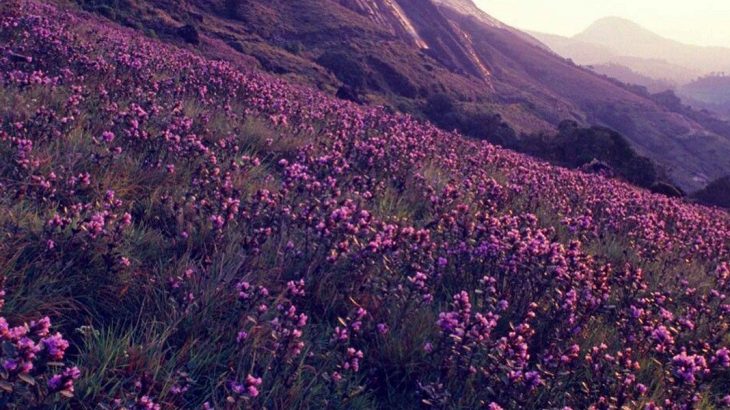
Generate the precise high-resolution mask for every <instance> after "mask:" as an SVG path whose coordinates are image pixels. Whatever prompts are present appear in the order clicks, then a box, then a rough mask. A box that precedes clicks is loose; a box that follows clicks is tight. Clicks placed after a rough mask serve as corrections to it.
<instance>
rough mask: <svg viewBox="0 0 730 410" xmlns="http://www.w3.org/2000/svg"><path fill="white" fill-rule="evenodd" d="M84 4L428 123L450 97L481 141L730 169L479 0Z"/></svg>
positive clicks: (716, 144) (722, 143)
mask: <svg viewBox="0 0 730 410" xmlns="http://www.w3.org/2000/svg"><path fill="white" fill-rule="evenodd" d="M78 1H79V2H80V3H81V4H82V5H83V6H84V7H85V8H86V9H88V10H93V11H97V12H99V13H103V14H105V15H107V16H109V17H110V18H112V19H113V20H116V21H119V22H121V23H122V24H125V25H127V26H130V27H136V28H142V29H143V30H146V31H147V32H148V34H149V35H153V36H155V37H158V38H162V39H164V40H167V41H173V42H177V43H181V42H183V41H187V40H186V39H184V38H182V37H181V34H180V29H181V28H182V27H185V26H191V27H192V29H193V30H195V31H196V33H199V37H200V39H199V41H200V43H199V44H194V43H191V44H190V47H195V48H196V49H197V50H199V51H200V52H202V53H205V55H207V56H210V57H214V58H223V59H227V60H229V61H230V60H237V61H238V60H241V63H242V64H249V63H253V65H255V66H258V67H261V68H263V69H265V70H267V71H270V72H273V73H276V74H278V75H281V76H284V77H286V78H289V79H291V80H293V81H298V82H302V83H305V84H312V85H315V86H317V87H319V88H320V89H322V90H326V91H328V92H330V93H332V94H337V95H339V96H341V97H343V98H348V99H351V100H355V101H359V102H363V103H368V104H385V105H387V106H389V107H391V108H392V109H395V110H398V111H403V112H409V113H412V114H414V115H421V116H425V110H424V107H425V106H426V101H427V100H428V99H429V98H432V97H434V96H437V95H439V94H446V95H448V96H449V97H450V98H452V99H454V100H455V101H456V102H457V104H456V105H457V107H458V109H459V110H461V111H462V112H463V113H465V114H463V115H464V116H466V117H470V116H471V117H473V118H477V119H480V121H481V119H485V121H486V122H485V124H487V125H485V127H484V128H483V132H482V133H481V134H480V133H479V132H476V134H477V135H475V136H478V137H482V138H489V137H490V136H491V135H492V134H493V132H492V131H491V130H502V129H504V127H505V124H503V123H502V122H506V124H508V125H509V126H510V127H512V128H513V129H514V130H515V131H516V133H517V135H519V134H520V133H528V134H535V133H549V132H553V131H554V130H555V129H556V127H557V125H558V124H560V123H561V122H562V121H564V120H572V121H576V122H578V123H579V124H581V125H586V126H588V125H602V126H607V127H610V128H613V129H615V130H617V131H619V132H620V133H622V134H623V135H624V136H625V137H626V138H627V139H629V141H631V143H632V145H633V147H634V148H635V149H636V150H637V151H638V152H639V153H640V154H642V155H646V156H649V157H650V158H651V159H652V160H654V161H656V162H657V163H658V164H659V165H661V166H662V167H664V168H666V169H667V170H668V172H669V174H670V176H671V177H672V178H673V179H674V180H675V181H676V183H678V184H679V185H680V186H681V187H683V188H684V189H686V190H689V191H691V190H696V189H699V188H701V187H702V186H703V185H705V184H706V183H707V182H708V181H710V180H712V179H716V178H718V177H720V176H722V175H724V174H726V173H728V170H730V155H728V153H730V139H728V136H726V135H718V134H717V133H716V132H713V131H711V130H709V129H707V128H706V127H705V126H704V125H703V124H702V123H700V122H698V121H697V120H696V119H693V118H691V117H690V116H687V115H684V114H683V113H680V112H676V111H672V110H670V109H669V108H667V107H665V106H663V105H662V104H661V103H658V102H657V101H655V100H653V99H652V98H650V97H649V96H646V95H643V94H641V93H637V92H636V91H635V90H633V89H632V88H630V87H627V86H624V85H621V84H617V83H615V82H613V81H611V80H609V79H606V78H604V77H602V76H599V75H596V74H595V73H593V72H591V71H590V70H587V69H584V68H581V67H577V66H575V65H574V64H572V63H570V62H568V61H565V60H564V59H563V58H560V57H559V56H557V55H555V54H554V53H552V52H551V51H549V50H548V49H547V48H546V47H545V46H544V45H542V44H541V43H540V42H539V41H537V40H536V39H535V38H533V37H532V36H530V35H528V34H526V33H523V32H520V31H518V30H516V29H514V28H511V27H508V26H507V25H505V24H503V23H501V22H499V21H498V20H496V19H494V18H492V17H491V16H489V15H488V14H486V13H485V12H483V11H481V10H480V9H478V8H477V7H476V6H475V5H474V4H473V2H471V1H470V0H438V1H432V0H397V1H395V0H302V1H299V2H291V1H284V0H272V1H263V0H248V1H242V0H240V1H236V0H201V1H195V2H193V1H182V2H177V1H175V2H173V1H171V0H160V1H154V2H152V1H135V2H131V1H127V0H120V2H118V3H116V4H121V3H124V6H123V7H116V8H115V7H110V6H108V5H105V6H103V7H101V6H99V5H98V4H97V2H96V1H95V0H78ZM189 43H190V42H189ZM460 115H461V114H460ZM472 122H474V121H472ZM466 128H467V127H466V126H464V127H461V129H466ZM469 128H470V129H478V127H469ZM507 134H508V133H507ZM505 138H509V135H507V136H506V137H505Z"/></svg>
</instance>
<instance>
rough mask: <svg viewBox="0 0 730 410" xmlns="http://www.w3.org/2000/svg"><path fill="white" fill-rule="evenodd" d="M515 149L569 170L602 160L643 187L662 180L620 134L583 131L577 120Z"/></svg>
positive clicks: (601, 129) (597, 129) (600, 129)
mask: <svg viewBox="0 0 730 410" xmlns="http://www.w3.org/2000/svg"><path fill="white" fill-rule="evenodd" d="M516 148H517V149H519V150H521V151H523V152H527V153H529V154H530V155H534V156H536V157H539V158H543V159H546V160H548V161H552V162H555V163H558V164H561V165H563V166H567V167H570V168H578V167H581V166H584V165H586V164H588V163H590V162H591V161H594V160H597V161H601V162H604V163H606V164H607V165H608V166H609V167H610V168H611V169H612V170H613V172H615V173H617V174H618V175H619V176H621V177H623V178H624V179H626V180H627V181H629V182H631V183H633V184H635V185H638V186H641V187H644V188H650V187H652V186H653V185H655V184H656V183H657V182H659V181H661V180H662V179H663V176H662V173H661V172H660V170H659V169H658V168H657V166H656V165H655V164H654V163H653V162H652V161H651V160H649V159H648V158H646V157H642V156H640V155H638V154H637V153H636V151H634V149H633V148H632V147H631V145H630V144H629V142H628V141H627V140H626V139H625V138H624V137H623V136H622V135H621V134H619V133H617V132H616V131H613V130H611V129H608V128H604V127H590V128H583V127H580V126H578V124H577V123H576V122H574V121H563V122H562V123H561V124H560V126H559V127H558V133H557V134H556V135H529V136H523V137H522V140H521V141H520V143H519V144H518V145H517V147H516Z"/></svg>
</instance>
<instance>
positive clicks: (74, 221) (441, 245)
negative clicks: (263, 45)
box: [0, 0, 730, 409]
mask: <svg viewBox="0 0 730 410" xmlns="http://www.w3.org/2000/svg"><path fill="white" fill-rule="evenodd" d="M19 4H20V7H19V8H16V7H13V6H12V5H10V2H9V3H7V4H5V6H3V5H0V13H1V14H0V235H1V236H2V240H1V241H0V275H2V278H3V288H4V297H3V299H4V300H3V302H4V303H2V305H3V306H2V310H1V311H0V312H1V313H0V314H1V315H2V316H0V339H1V340H2V350H0V355H1V356H2V357H0V366H1V369H0V408H11V409H30V408H39V409H40V408H74V409H77V408H89V409H91V408H94V409H96V408H102V409H236V408H268V409H295V408H316V409H339V408H348V409H371V408H399V409H400V408H404V409H409V408H439V409H440V408H443V409H474V408H488V409H513V408H514V409H517V408H551V409H553V408H560V409H568V408H570V409H587V408H593V409H618V408H632V409H633V408H641V409H694V408H702V409H721V408H730V298H729V297H730V253H729V252H730V215H729V214H728V213H727V212H726V211H724V210H720V209H713V208H706V207H702V206H698V205H693V204H689V203H685V202H683V201H682V200H679V199H673V198H668V197H665V196H661V195H656V194H651V193H649V192H647V191H643V190H640V189H638V188H635V187H632V186H630V185H628V184H625V183H623V182H619V181H617V180H613V179H609V178H605V177H603V176H598V175H589V174H584V173H581V172H578V171H571V170H567V169H563V168H558V167H555V166H552V165H549V164H546V163H543V162H539V161H536V160H534V159H531V158H529V157H526V156H523V155H521V154H516V153H513V152H511V151H507V150H504V149H501V148H498V147H495V146H492V145H489V144H488V143H485V142H478V141H474V140H469V139H465V138H463V137H461V136H460V135H457V134H453V133H446V132H443V131H441V130H439V129H437V128H435V127H433V126H431V125H428V124H425V123H422V122H419V121H416V120H415V119H413V118H410V117H408V116H405V115H394V114H388V113H386V111H385V110H384V109H381V108H367V107H362V106H357V105H354V104H351V103H348V102H344V101H341V100H335V99H332V98H330V97H327V96H325V95H323V94H320V93H319V92H317V91H313V90H310V89H306V88H303V87H300V86H296V85H292V84H289V83H287V82H285V81H283V80H280V79H276V78H274V77H270V76H267V75H264V74H260V73H256V72H251V71H247V70H245V69H241V68H240V67H237V66H235V65H232V64H231V63H227V62H222V61H212V60H209V59H205V58H203V57H201V56H199V55H197V54H195V53H193V52H191V51H187V50H183V49H178V48H175V47H173V46H170V45H165V44H163V43H161V42H157V41H155V40H151V39H147V38H144V37H142V36H141V35H139V34H138V33H136V32H134V31H132V30H129V29H124V28H119V27H117V26H114V25H112V24H111V23H109V22H104V21H101V20H98V19H96V18H95V17H91V16H90V15H86V14H77V12H74V11H64V10H63V9H61V8H58V7H56V6H52V5H47V4H43V3H41V2H37V1H34V0H28V1H22V2H20V3H19Z"/></svg>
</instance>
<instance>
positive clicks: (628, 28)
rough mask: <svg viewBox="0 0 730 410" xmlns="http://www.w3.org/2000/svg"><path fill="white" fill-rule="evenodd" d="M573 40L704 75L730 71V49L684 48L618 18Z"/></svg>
mask: <svg viewBox="0 0 730 410" xmlns="http://www.w3.org/2000/svg"><path fill="white" fill-rule="evenodd" d="M574 40H577V41H580V42H584V43H589V44H597V45H602V46H605V47H608V48H609V49H611V50H612V51H614V52H615V53H616V54H619V55H624V56H628V57H640V58H645V59H657V60H665V61H667V62H668V63H670V64H674V65H677V66H681V67H687V68H692V69H696V70H701V71H702V72H723V71H730V48H723V47H702V46H694V45H689V44H684V43H681V42H678V41H674V40H670V39H667V38H664V37H662V36H660V35H658V34H655V33H653V32H651V31H650V30H647V29H645V28H644V27H642V26H640V25H638V24H636V23H634V22H632V21H630V20H627V19H623V18H619V17H607V18H603V19H600V20H598V21H596V22H595V23H593V24H592V25H591V26H590V27H588V28H587V29H586V30H585V31H583V32H582V33H579V34H577V35H576V36H575V37H574Z"/></svg>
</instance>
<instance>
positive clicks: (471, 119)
mask: <svg viewBox="0 0 730 410" xmlns="http://www.w3.org/2000/svg"><path fill="white" fill-rule="evenodd" d="M423 111H424V114H426V117H428V119H429V120H431V122H433V123H434V124H436V125H438V126H439V127H440V128H443V129H445V130H449V131H452V130H457V131H459V132H461V133H463V134H466V135H468V136H470V137H473V138H478V139H483V140H487V141H489V142H492V143H495V144H499V145H503V146H510V145H513V144H514V143H515V141H516V133H515V131H514V130H513V129H512V128H511V127H510V126H509V125H508V124H507V123H505V122H504V121H503V120H502V116H500V115H499V114H494V113H490V112H487V111H485V110H483V109H477V110H467V109H465V108H463V107H459V106H457V105H456V104H455V103H454V101H453V100H452V99H451V97H450V96H448V95H446V94H442V93H439V94H434V95H432V96H430V97H429V98H428V100H427V101H426V106H425V107H424V109H423Z"/></svg>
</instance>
